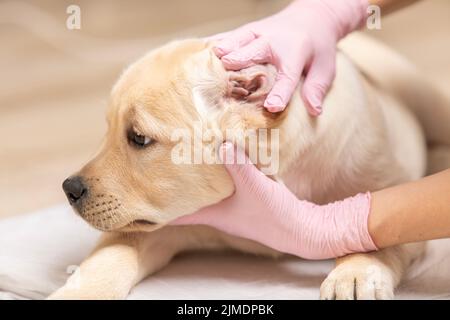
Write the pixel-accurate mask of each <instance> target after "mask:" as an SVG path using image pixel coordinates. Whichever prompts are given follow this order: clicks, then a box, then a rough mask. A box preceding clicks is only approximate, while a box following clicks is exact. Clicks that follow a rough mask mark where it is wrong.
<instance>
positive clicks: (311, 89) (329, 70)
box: [301, 56, 336, 116]
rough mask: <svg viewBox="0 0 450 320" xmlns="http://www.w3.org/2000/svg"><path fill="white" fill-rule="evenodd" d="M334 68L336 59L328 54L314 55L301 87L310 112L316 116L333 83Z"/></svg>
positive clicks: (319, 112)
mask: <svg viewBox="0 0 450 320" xmlns="http://www.w3.org/2000/svg"><path fill="white" fill-rule="evenodd" d="M335 70H336V60H335V59H330V58H329V57H328V56H319V57H316V58H315V60H314V61H313V62H312V64H311V67H310V68H309V70H308V73H307V76H306V78H305V82H304V83H303V87H302V89H301V91H302V98H303V100H304V101H305V102H306V104H307V107H309V109H308V111H309V112H310V114H312V115H315V116H318V115H320V114H321V113H322V103H323V100H324V99H325V95H326V94H327V93H328V91H329V89H330V87H331V84H332V83H333V79H334V76H335Z"/></svg>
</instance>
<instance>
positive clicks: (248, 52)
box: [213, 0, 368, 116]
mask: <svg viewBox="0 0 450 320" xmlns="http://www.w3.org/2000/svg"><path fill="white" fill-rule="evenodd" d="M367 6H368V3H367V0H345V1H342V0H340V1H336V0H296V1H294V2H293V3H292V4H291V5H289V6H288V7H287V8H285V9H284V10H282V11H281V12H279V13H277V14H275V15H273V16H270V17H268V18H265V19H262V20H259V21H255V22H252V23H249V24H247V25H244V26H242V27H240V28H238V29H236V30H234V31H231V32H227V33H223V34H220V35H218V36H216V37H213V39H216V40H218V43H217V44H216V46H215V48H214V51H215V53H216V55H217V56H218V57H219V58H221V60H222V62H223V64H224V66H225V68H227V69H229V70H240V69H244V68H247V67H249V66H251V65H254V64H262V63H270V64H273V65H274V66H275V67H276V68H277V70H278V76H277V80H276V83H275V85H274V87H273V88H272V90H271V92H270V93H269V95H268V96H267V98H266V100H265V103H264V107H265V108H266V109H267V110H269V111H270V112H279V111H282V110H284V108H285V107H286V105H287V104H288V102H289V100H290V99H291V96H292V94H293V92H294V90H295V88H296V87H297V85H298V83H299V81H300V78H301V77H302V75H303V74H304V75H305V76H306V78H305V81H304V83H303V87H302V92H301V93H302V97H303V100H304V101H305V103H306V107H307V109H308V112H309V113H310V114H311V115H314V116H317V115H319V114H320V113H321V112H322V103H323V100H324V98H325V95H326V93H327V92H328V90H329V88H330V86H331V83H332V81H333V79H334V76H335V60H336V44H337V42H338V41H339V40H340V39H341V38H343V37H344V36H346V35H347V34H348V33H350V32H351V31H354V30H355V29H357V28H358V27H360V26H361V25H362V23H363V21H364V20H365V18H366V17H367V12H366V8H367Z"/></svg>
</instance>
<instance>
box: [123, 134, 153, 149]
mask: <svg viewBox="0 0 450 320" xmlns="http://www.w3.org/2000/svg"><path fill="white" fill-rule="evenodd" d="M128 141H129V142H130V143H131V144H132V145H134V146H136V147H138V148H145V147H147V146H149V145H150V144H152V143H153V142H154V140H153V139H151V138H149V137H146V136H143V135H140V134H138V133H136V132H134V131H132V130H130V131H129V132H128Z"/></svg>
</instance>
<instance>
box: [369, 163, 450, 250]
mask: <svg viewBox="0 0 450 320" xmlns="http://www.w3.org/2000/svg"><path fill="white" fill-rule="evenodd" d="M369 233H370V235H371V236H372V239H373V241H374V242H375V244H376V245H377V247H378V248H385V247H389V246H392V245H397V244H402V243H408V242H415V241H421V240H430V239H438V238H446V237H450V169H448V170H446V171H443V172H441V173H438V174H435V175H432V176H429V177H425V178H423V179H421V180H419V181H415V182H411V183H407V184H403V185H399V186H395V187H391V188H388V189H383V190H380V191H377V192H374V193H373V194H372V208H371V212H370V215H369Z"/></svg>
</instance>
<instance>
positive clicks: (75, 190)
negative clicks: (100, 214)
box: [62, 176, 88, 209]
mask: <svg viewBox="0 0 450 320" xmlns="http://www.w3.org/2000/svg"><path fill="white" fill-rule="evenodd" d="M62 187H63V190H64V193H65V194H66V196H67V199H68V200H69V203H70V205H72V206H75V207H76V208H77V209H81V206H82V204H83V200H84V199H85V198H86V196H87V193H88V188H87V186H86V184H85V183H84V182H83V179H82V178H81V177H79V176H75V177H70V178H68V179H66V180H64V182H63V185H62Z"/></svg>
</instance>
